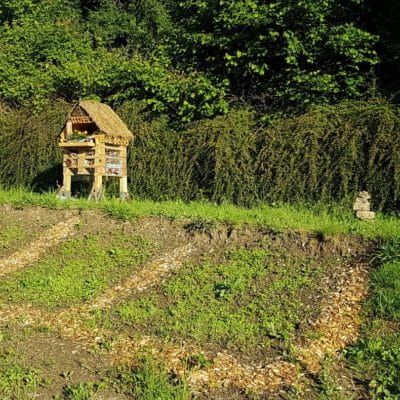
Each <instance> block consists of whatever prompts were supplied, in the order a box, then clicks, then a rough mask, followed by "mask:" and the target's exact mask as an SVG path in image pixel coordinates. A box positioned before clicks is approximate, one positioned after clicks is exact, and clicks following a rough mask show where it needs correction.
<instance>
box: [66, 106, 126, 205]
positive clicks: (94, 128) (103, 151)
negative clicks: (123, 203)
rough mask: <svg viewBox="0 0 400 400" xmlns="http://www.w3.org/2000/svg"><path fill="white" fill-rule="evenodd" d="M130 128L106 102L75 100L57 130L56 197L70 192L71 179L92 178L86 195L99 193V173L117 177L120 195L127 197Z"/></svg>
mask: <svg viewBox="0 0 400 400" xmlns="http://www.w3.org/2000/svg"><path fill="white" fill-rule="evenodd" d="M132 139H133V135H132V132H130V131H129V129H128V128H127V126H126V125H125V124H124V123H123V122H122V120H121V119H120V118H119V117H118V115H117V114H115V112H114V111H113V110H112V109H111V107H109V106H108V105H107V104H103V103H99V102H96V101H92V100H85V101H81V102H79V104H76V105H75V106H74V107H73V109H72V110H71V111H70V113H69V115H68V119H67V121H66V123H65V125H64V127H63V129H62V131H61V134H60V143H59V146H60V147H61V148H62V149H63V152H64V156H63V186H62V187H61V189H60V191H59V197H60V198H69V197H70V196H71V184H72V182H73V181H75V180H84V179H88V180H90V181H92V189H91V193H90V196H89V199H93V200H99V199H100V198H102V197H103V177H104V176H113V177H117V178H119V180H120V197H121V198H127V197H128V177H127V164H126V162H127V146H128V145H129V143H130V141H131V140H132Z"/></svg>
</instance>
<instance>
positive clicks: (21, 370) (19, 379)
mask: <svg viewBox="0 0 400 400" xmlns="http://www.w3.org/2000/svg"><path fill="white" fill-rule="evenodd" d="M42 383H43V379H42V377H41V372H40V371H39V370H37V369H31V368H27V367H25V366H23V365H21V364H20V362H19V360H18V359H17V357H16V356H15V355H13V354H12V353H9V352H4V351H3V352H2V353H1V354H0V398H1V399H2V400H25V399H26V400H28V399H32V398H34V397H33V395H34V393H35V391H36V390H37V389H38V388H39V386H40V385H41V384H42Z"/></svg>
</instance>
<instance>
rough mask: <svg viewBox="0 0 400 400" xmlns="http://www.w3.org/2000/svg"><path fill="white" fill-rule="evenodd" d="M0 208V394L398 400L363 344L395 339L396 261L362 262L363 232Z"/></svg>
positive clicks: (367, 242)
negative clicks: (390, 399)
mask: <svg viewBox="0 0 400 400" xmlns="http://www.w3.org/2000/svg"><path fill="white" fill-rule="evenodd" d="M9 197H10V199H13V201H12V203H14V205H12V204H4V203H3V205H2V206H1V208H0V213H1V218H0V221H1V222H0V225H1V226H0V228H1V229H0V257H1V258H0V264H1V266H2V269H1V276H2V282H1V283H0V286H1V288H0V316H1V318H0V320H1V325H2V328H3V336H2V343H1V348H2V349H1V355H2V357H1V364H2V368H1V372H0V393H1V394H2V398H10V399H11V398H18V399H29V398H32V396H39V398H49V399H50V398H53V397H52V396H56V397H57V396H59V397H57V398H61V399H89V398H93V399H105V398H107V399H128V398H132V396H133V398H138V399H159V398H165V399H189V398H195V399H203V398H204V399H205V398H218V399H233V398H237V399H256V398H257V399H259V398H275V397H277V398H284V399H301V398H307V399H320V398H326V399H334V398H335V399H336V398H343V399H344V398H346V399H347V398H357V399H361V398H366V397H368V394H370V395H372V396H375V397H374V398H381V397H380V394H379V392H378V391H376V390H375V389H374V386H373V385H374V384H376V385H378V384H379V385H381V386H383V387H385V390H388V391H389V392H391V393H393V394H394V395H397V394H398V393H399V392H397V391H396V390H397V389H396V388H395V387H393V386H392V385H391V383H390V382H386V381H384V382H381V381H380V380H379V379H381V380H382V376H387V374H388V371H391V370H392V369H391V368H396V365H397V364H396V362H397V361H394V360H392V361H389V362H388V364H389V366H388V365H386V364H385V363H387V362H386V361H382V360H377V359H376V354H371V351H372V348H370V347H368V346H370V345H371V344H372V343H376V341H377V340H378V338H379V335H381V334H382V333H381V332H382V329H384V330H385V339H383V338H382V339H379V340H380V343H381V344H380V346H381V347H380V349H381V350H382V351H383V350H384V349H385V351H386V352H389V353H390V354H392V353H393V352H396V351H397V348H398V347H396V346H393V345H391V346H390V347H388V348H386V347H385V346H386V345H385V343H386V342H387V341H388V340H389V338H391V339H390V340H391V341H392V342H391V343H393V341H395V340H398V339H397V334H396V333H395V332H396V326H397V322H396V318H397V316H398V314H397V311H395V310H396V306H395V304H397V303H396V301H397V302H398V297H396V296H397V295H396V294H395V293H392V294H390V293H389V290H390V288H389V287H386V286H382V287H381V286H380V283H379V282H380V281H379V279H384V278H385V275H384V274H385V273H387V271H386V272H385V268H386V269H388V266H389V267H390V263H395V262H396V261H395V260H396V259H398V258H399V253H398V250H395V247H393V246H392V249H391V251H389V252H388V251H387V250H386V253H385V248H384V247H382V246H383V245H381V250H380V252H378V253H377V252H376V251H375V250H374V248H376V246H377V240H378V237H377V236H375V237H374V236H371V234H369V236H370V239H367V238H362V237H361V236H359V235H357V236H355V235H354V234H343V233H340V232H338V233H331V234H327V231H325V233H324V234H323V235H322V234H321V233H313V232H312V228H311V229H310V228H309V229H308V230H309V232H307V230H306V229H302V231H299V230H298V231H294V230H291V229H288V228H290V226H288V227H287V228H286V229H278V227H277V226H276V227H275V228H274V227H273V224H272V226H268V222H267V220H268V216H267V217H266V221H265V222H264V223H263V224H259V223H258V224H256V225H254V223H250V224H245V225H243V224H242V225H238V224H237V223H235V222H233V220H232V222H231V223H228V219H229V217H227V220H226V221H225V222H224V223H223V222H215V221H214V222H212V220H208V221H207V220H204V219H203V220H200V219H198V218H197V219H193V218H190V217H187V216H186V217H185V216H184V215H185V213H184V212H183V211H184V210H185V206H181V216H180V217H179V216H176V217H175V218H174V219H171V218H166V217H163V216H146V215H145V214H144V213H143V214H142V215H141V216H138V215H137V216H134V215H132V216H130V217H128V218H126V216H127V215H128V214H125V218H124V219H123V220H122V219H115V218H112V217H110V216H107V214H105V213H104V212H103V211H101V210H96V209H91V208H92V207H89V209H82V208H80V207H79V203H76V204H74V202H71V203H63V204H62V203H59V205H58V206H56V208H54V207H52V208H47V207H46V208H43V207H37V206H32V205H29V204H28V203H29V201H28V198H29V195H28V194H26V195H25V205H22V197H23V196H21V194H20V197H19V198H18V196H16V195H15V194H14V195H11V194H10V196H9ZM34 198H35V199H36V201H39V200H41V201H43V202H46V200H45V198H44V197H42V198H40V197H39V196H37V197H31V200H30V203H31V204H32V203H33V201H32V200H33V199H34ZM87 204H89V203H87ZM54 205H56V203H54ZM65 206H68V207H67V208H65ZM77 206H78V208H77ZM60 207H61V208H60ZM129 207H130V206H129V204H125V205H124V203H121V205H120V208H119V209H120V210H123V209H124V208H125V210H127V209H129ZM161 207H162V205H161V204H160V208H159V213H160V212H161V211H162V209H161ZM109 209H111V208H109ZM186 211H188V209H187V208H186ZM237 212H239V210H238V211H237ZM147 213H148V212H147ZM148 214H149V213H148ZM278 214H279V210H278ZM287 214H289V215H290V213H287ZM271 217H272V214H270V215H269V218H271ZM292 217H293V214H292ZM271 221H272V218H271ZM393 222H394V221H393ZM292 223H293V222H292ZM294 223H296V221H294ZM358 224H362V223H358ZM383 224H384V222H382V226H383ZM388 224H389V225H390V221H389V222H388ZM288 225H290V222H288ZM366 225H370V224H368V223H367V224H366ZM397 226H398V224H397ZM386 232H389V231H386ZM375 235H376V234H375ZM398 237H399V236H397V238H396V237H393V234H392V236H391V237H390V238H389V237H387V239H386V242H385V243H389V242H390V241H393V240H395V241H396V240H397V242H393V243H397V246H398ZM388 241H389V242H388ZM397 249H398V247H397ZM396 251H397V252H396ZM372 254H376V255H378V256H375V263H374V264H373V265H377V263H376V262H377V260H380V261H379V262H383V263H385V266H383V267H382V270H381V271H378V272H376V271H375V269H374V268H373V266H372V264H369V261H370V260H371V257H372ZM390 258H391V259H390ZM389 269H390V268H389ZM382 271H383V272H382ZM380 273H381V274H382V275H381V276H379V275H377V274H380ZM391 279H392V284H398V283H396V282H400V280H399V277H398V274H397V275H393V276H392V278H391ZM396 279H397V280H396ZM371 285H372V286H371ZM379 290H380V291H381V292H380V294H379V298H378V297H376V296H375V297H374V293H376V292H377V291H379ZM385 291H386V292H385ZM368 292H369V294H368ZM368 296H369V298H370V300H368V302H367V303H366V300H367V298H368ZM385 296H386V300H385ZM396 299H397V300H396ZM371 301H372V303H373V302H374V301H377V302H378V303H376V304H375V306H373V305H372V303H371ZM385 301H386V302H385ZM393 302H394V303H393ZM374 307H376V310H375V311H374ZM391 310H392V311H391ZM390 313H392V315H391V314H390ZM372 322H373V323H372ZM378 322H379V324H378ZM371 324H372V325H371ZM378 325H379V327H378ZM360 335H361V338H362V340H361V341H359V340H360V339H359V338H360ZM368 343H369V344H368ZM349 346H353V347H349ZM354 346H356V347H354ZM365 346H367V349H365ZM345 349H347V351H346V352H343V350H345ZM348 349H350V350H348ZM381 350H379V351H381ZM374 351H378V349H375V350H374ZM368 352H369V353H368ZM393 354H397V353H393ZM394 357H395V356H394ZM363 358H364V361H363V362H362V363H361V364H359V362H360V361H361V359H363ZM376 363H378V364H376ZM368 366H371V367H372V366H374V370H368ZM388 368H389V369H388ZM163 371H165V372H163ZM371 374H375V375H376V376H375V377H372V376H371ZM370 381H373V382H378V383H373V382H372V383H371V384H369V382H370ZM374 390H375V395H374ZM16 393H17V397H13V396H15V394H16ZM396 393H397V394H396ZM163 396H164V397H163ZM382 398H383V397H382Z"/></svg>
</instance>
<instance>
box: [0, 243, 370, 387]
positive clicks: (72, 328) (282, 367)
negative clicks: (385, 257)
mask: <svg viewBox="0 0 400 400" xmlns="http://www.w3.org/2000/svg"><path fill="white" fill-rule="evenodd" d="M192 251H193V248H191V247H190V246H183V247H181V248H178V249H175V250H174V251H173V252H171V253H169V254H166V255H165V256H164V257H162V258H160V259H159V260H157V261H156V262H155V263H152V264H150V265H149V266H147V267H144V268H143V270H142V271H140V272H139V273H138V274H137V275H135V276H132V277H131V278H129V279H128V280H127V281H125V283H123V284H121V285H119V286H116V287H115V288H113V289H110V290H109V291H107V292H106V293H105V294H104V295H102V296H101V297H99V298H97V299H96V301H95V302H93V303H92V304H90V305H87V306H85V307H80V308H77V309H69V310H66V311H65V312H63V313H59V314H54V313H48V312H45V311H42V310H38V309H35V308H33V307H29V306H26V307H19V306H5V307H2V308H1V309H0V320H2V321H7V320H15V319H19V320H20V321H22V323H24V324H39V325H49V326H52V327H53V328H56V329H57V330H58V331H59V332H60V334H61V335H62V336H64V337H66V338H70V339H73V340H75V341H77V342H79V343H81V344H82V346H84V347H90V346H93V344H95V343H96V342H101V341H102V340H104V338H107V337H109V338H110V337H113V335H114V333H113V332H109V331H105V330H96V329H88V328H86V327H85V326H84V325H83V324H82V322H81V321H80V320H79V317H80V316H83V315H84V314H85V313H86V312H87V311H89V310H90V309H93V308H106V307H109V306H110V305H111V303H113V302H114V301H116V300H118V299H119V297H118V296H119V294H122V296H125V295H126V294H128V293H132V292H133V291H135V290H139V291H141V290H145V289H146V288H148V287H150V286H152V285H155V284H157V283H159V282H160V281H161V280H162V279H163V278H165V277H166V275H167V274H168V273H169V272H170V271H172V270H173V269H175V268H178V267H179V266H181V265H182V263H183V260H182V256H184V255H186V256H188V255H189V254H190V253H191V252H192ZM178 258H179V259H178ZM183 258H185V257H183ZM147 273H150V275H149V276H145V275H146V274H147ZM142 279H143V280H142ZM367 292H368V268H367V265H365V264H358V265H356V266H354V267H353V268H352V269H351V270H348V269H346V270H344V271H343V273H342V274H341V275H340V276H339V277H338V282H337V285H336V289H335V290H334V291H333V292H332V293H331V294H330V295H329V296H328V298H327V299H326V301H325V302H324V305H323V307H322V311H321V314H320V316H319V317H318V318H317V320H315V321H313V322H311V323H310V327H311V332H312V333H313V336H317V337H318V339H313V340H311V339H310V340H308V341H306V342H305V343H302V344H299V345H298V346H297V350H295V352H294V356H295V357H296V358H297V359H298V360H299V361H300V364H301V365H302V366H303V367H304V368H305V369H306V370H307V371H308V372H311V373H318V372H319V370H320V363H321V361H322V359H323V357H324V356H325V354H334V353H336V352H338V351H340V350H342V349H343V348H345V347H346V346H347V345H349V344H351V343H353V342H354V341H355V340H356V339H357V337H358V332H359V327H360V323H361V318H360V315H359V313H360V310H361V306H362V302H363V300H364V299H365V297H366V295H367ZM112 346H113V347H112V350H111V352H110V357H111V360H110V361H111V363H114V364H115V363H124V362H131V361H133V360H134V359H135V355H136V354H137V353H138V352H139V351H142V350H144V349H146V350H147V351H150V352H151V353H153V354H154V355H155V356H157V357H160V358H162V359H163V360H164V362H165V364H166V366H167V368H169V369H170V370H173V371H175V372H176V373H177V374H180V375H185V376H187V378H188V381H189V384H190V385H191V387H192V388H193V389H195V390H201V388H203V387H211V388H218V387H219V388H221V387H237V388H242V389H253V390H259V391H274V390H276V389H278V388H279V387H280V386H290V385H292V384H293V383H294V382H296V380H297V378H298V377H299V374H300V368H299V365H296V364H295V363H289V362H286V361H284V360H280V359H278V360H273V361H271V362H268V363H266V365H251V364H243V363H240V362H239V361H238V360H237V359H236V358H235V357H234V356H233V355H231V354H229V353H227V352H221V353H218V354H217V355H216V356H212V355H210V354H209V353H207V352H206V351H203V350H202V349H201V348H198V347H196V346H189V345H186V344H183V345H182V346H173V345H170V344H165V343H163V342H162V341H161V340H160V339H158V338H153V337H142V338H140V339H138V340H132V339H131V338H128V337H119V338H116V340H115V341H114V343H113V345H112ZM198 354H204V355H205V356H206V357H207V358H208V359H209V360H210V361H211V363H210V365H209V366H208V367H205V368H201V369H199V368H193V369H191V368H189V366H188V362H187V360H188V359H189V358H190V357H194V356H196V355H198Z"/></svg>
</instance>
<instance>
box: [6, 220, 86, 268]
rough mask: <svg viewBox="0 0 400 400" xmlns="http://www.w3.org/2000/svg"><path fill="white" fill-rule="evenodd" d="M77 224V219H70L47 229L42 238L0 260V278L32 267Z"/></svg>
mask: <svg viewBox="0 0 400 400" xmlns="http://www.w3.org/2000/svg"><path fill="white" fill-rule="evenodd" d="M78 223H79V217H76V216H74V217H71V218H69V219H68V220H66V221H62V222H59V223H58V224H57V225H54V226H52V227H51V228H49V229H47V230H46V231H45V232H44V234H43V235H42V236H40V237H39V238H38V239H36V240H35V241H33V242H32V243H30V244H29V245H28V246H27V247H25V248H23V249H21V250H19V251H17V252H15V253H14V254H12V255H11V256H8V257H6V258H3V259H1V260H0V276H5V275H7V274H9V273H11V272H14V271H16V270H18V269H21V268H24V267H27V266H29V265H32V264H33V263H35V262H36V261H37V260H39V258H40V256H41V255H42V254H43V253H44V251H45V250H46V249H48V248H49V247H52V246H55V245H56V244H57V243H59V242H60V241H61V240H62V239H65V238H66V237H68V236H69V235H70V234H71V233H72V232H73V230H74V229H75V226H76V225H77V224H78Z"/></svg>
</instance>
